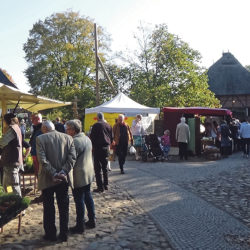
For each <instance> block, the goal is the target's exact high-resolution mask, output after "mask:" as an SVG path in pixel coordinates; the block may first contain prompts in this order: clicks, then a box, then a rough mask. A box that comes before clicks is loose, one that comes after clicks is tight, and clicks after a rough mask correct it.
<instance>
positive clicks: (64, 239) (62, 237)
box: [58, 234, 68, 242]
mask: <svg viewBox="0 0 250 250" xmlns="http://www.w3.org/2000/svg"><path fill="white" fill-rule="evenodd" d="M58 239H59V240H60V241H62V242H65V241H67V240H68V235H67V234H59V236H58Z"/></svg>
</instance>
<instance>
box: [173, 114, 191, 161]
mask: <svg viewBox="0 0 250 250" xmlns="http://www.w3.org/2000/svg"><path fill="white" fill-rule="evenodd" d="M185 122H186V119H185V117H181V122H180V123H179V124H178V125H177V127H176V141H177V142H178V145H179V155H180V159H181V160H182V159H183V157H185V160H187V159H188V152H187V146H188V142H189V138H190V131H189V126H188V125H187V124H186V123H185Z"/></svg>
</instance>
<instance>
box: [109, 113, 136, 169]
mask: <svg viewBox="0 0 250 250" xmlns="http://www.w3.org/2000/svg"><path fill="white" fill-rule="evenodd" d="M124 120H125V117H124V115H123V114H120V115H119V116H118V120H117V123H116V124H115V125H114V127H113V133H114V144H115V146H116V154H117V156H118V161H119V166H120V170H121V174H124V169H123V167H124V163H125V160H126V156H127V153H128V143H129V141H130V143H131V145H133V136H132V133H131V130H130V127H129V125H128V124H126V123H125V121H124Z"/></svg>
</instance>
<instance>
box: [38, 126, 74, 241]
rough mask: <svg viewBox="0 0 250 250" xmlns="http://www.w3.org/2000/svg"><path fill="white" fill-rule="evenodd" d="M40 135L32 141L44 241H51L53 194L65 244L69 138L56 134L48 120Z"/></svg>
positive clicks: (53, 234) (70, 165)
mask: <svg viewBox="0 0 250 250" xmlns="http://www.w3.org/2000/svg"><path fill="white" fill-rule="evenodd" d="M42 132H43V134H42V135H40V136H38V137H37V138H36V151H37V158H38V162H39V172H38V188H39V189H40V190H42V196H43V209H44V211H43V224H44V225H43V226H44V231H45V236H44V239H45V240H50V241H55V240H56V239H57V237H56V226H55V206H54V194H56V199H57V205H58V210H59V216H60V234H59V239H60V240H61V241H67V234H68V221H69V195H68V187H69V185H72V183H73V175H72V171H71V170H72V168H73V166H74V164H75V161H76V151H75V146H74V142H73V138H72V137H71V136H69V135H66V134H63V133H60V132H57V131H56V130H55V126H54V124H53V123H52V122H51V121H45V122H43V124H42Z"/></svg>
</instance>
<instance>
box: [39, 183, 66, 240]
mask: <svg viewBox="0 0 250 250" xmlns="http://www.w3.org/2000/svg"><path fill="white" fill-rule="evenodd" d="M68 189H69V186H68V183H66V182H63V183H60V184H58V185H56V186H53V187H50V188H46V189H44V190H43V191H42V195H43V227H44V231H45V234H46V235H49V236H56V226H55V205H54V194H56V200H57V205H58V210H59V219H60V234H67V233H68V223H69V195H68Z"/></svg>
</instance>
